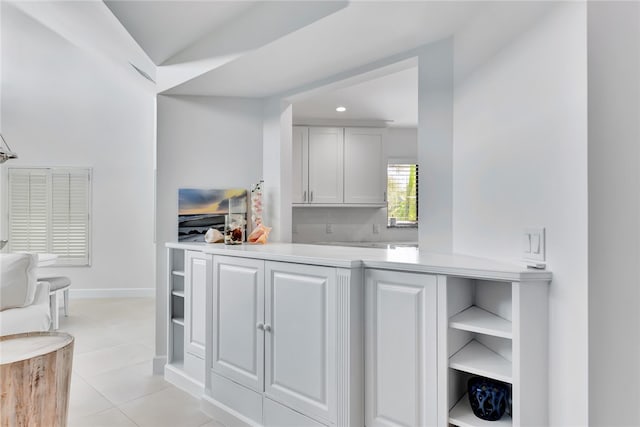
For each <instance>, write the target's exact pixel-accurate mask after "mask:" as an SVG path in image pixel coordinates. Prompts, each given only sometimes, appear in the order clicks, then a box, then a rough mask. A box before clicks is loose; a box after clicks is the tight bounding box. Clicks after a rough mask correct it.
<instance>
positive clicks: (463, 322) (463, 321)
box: [449, 305, 512, 339]
mask: <svg viewBox="0 0 640 427" xmlns="http://www.w3.org/2000/svg"><path fill="white" fill-rule="evenodd" d="M449 327H451V328H454V329H460V330H463V331H470V332H477V333H480V334H486V335H492V336H495V337H502V338H509V339H510V338H511V337H512V332H511V322H510V321H508V320H506V319H503V318H502V317H499V316H496V315H495V314H493V313H490V312H488V311H486V310H483V309H482V308H480V307H477V306H475V305H472V306H471V307H469V308H467V309H466V310H464V311H462V312H461V313H458V314H456V315H455V316H453V317H451V319H449Z"/></svg>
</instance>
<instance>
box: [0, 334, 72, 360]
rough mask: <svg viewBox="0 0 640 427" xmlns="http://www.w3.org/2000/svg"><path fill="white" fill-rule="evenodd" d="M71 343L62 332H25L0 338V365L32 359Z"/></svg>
mask: <svg viewBox="0 0 640 427" xmlns="http://www.w3.org/2000/svg"><path fill="white" fill-rule="evenodd" d="M72 342H73V337H72V336H71V335H69V334H65V333H62V332H27V333H25V334H16V335H5V336H3V337H0V365H6V364H8V363H14V362H17V361H20V360H28V359H32V358H34V357H36V356H42V355H44V354H47V353H51V352H52V351H56V350H59V349H61V348H63V347H65V346H67V345H69V344H70V343H72Z"/></svg>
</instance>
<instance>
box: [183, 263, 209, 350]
mask: <svg viewBox="0 0 640 427" xmlns="http://www.w3.org/2000/svg"><path fill="white" fill-rule="evenodd" d="M185 257H186V259H185V261H186V267H185V307H184V309H185V320H184V327H185V334H184V335H185V351H187V352H188V353H191V354H193V355H195V356H198V357H199V358H201V359H204V356H205V337H206V332H205V329H206V301H207V298H206V295H207V288H208V287H209V286H210V285H211V264H212V255H209V254H203V253H202V252H194V251H186V253H185Z"/></svg>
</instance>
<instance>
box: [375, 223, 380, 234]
mask: <svg viewBox="0 0 640 427" xmlns="http://www.w3.org/2000/svg"><path fill="white" fill-rule="evenodd" d="M373 234H380V224H373Z"/></svg>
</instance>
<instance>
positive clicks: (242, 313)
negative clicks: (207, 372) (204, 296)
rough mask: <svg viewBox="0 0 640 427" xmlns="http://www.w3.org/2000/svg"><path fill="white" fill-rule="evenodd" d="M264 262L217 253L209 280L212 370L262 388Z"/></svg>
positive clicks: (255, 387)
mask: <svg viewBox="0 0 640 427" xmlns="http://www.w3.org/2000/svg"><path fill="white" fill-rule="evenodd" d="M263 295H264V262H263V261H261V260H252V259H244V258H231V257H224V256H217V257H216V258H215V262H214V280H213V346H212V353H213V357H212V369H213V371H214V372H216V373H218V374H220V375H224V376H226V377H227V378H229V379H231V380H234V381H237V382H238V383H240V384H243V385H245V386H247V387H250V388H252V389H253V390H256V391H262V388H263V360H264V359H263V354H264V335H263V332H262V330H261V329H259V325H261V324H262V321H263V318H264V297H263Z"/></svg>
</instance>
